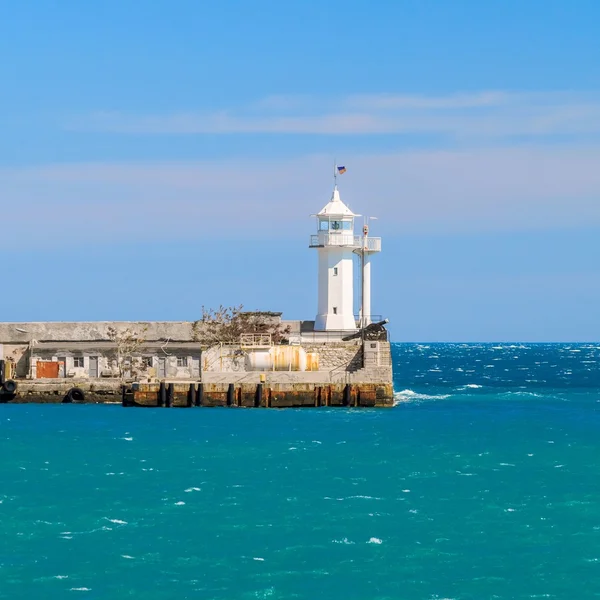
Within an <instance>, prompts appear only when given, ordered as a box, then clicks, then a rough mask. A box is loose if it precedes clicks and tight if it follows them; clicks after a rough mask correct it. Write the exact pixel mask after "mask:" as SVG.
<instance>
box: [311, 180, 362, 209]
mask: <svg viewBox="0 0 600 600" xmlns="http://www.w3.org/2000/svg"><path fill="white" fill-rule="evenodd" d="M316 216H317V217H360V215H357V214H355V213H353V212H352V211H351V210H350V209H349V208H348V207H347V206H346V205H345V204H344V203H343V202H342V199H341V198H340V192H339V190H338V188H337V185H336V186H335V188H334V189H333V194H331V200H330V201H329V202H328V203H327V204H326V205H325V206H324V207H323V208H322V209H321V210H320V212H318V213H317V215H316Z"/></svg>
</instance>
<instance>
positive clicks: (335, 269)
mask: <svg viewBox="0 0 600 600" xmlns="http://www.w3.org/2000/svg"><path fill="white" fill-rule="evenodd" d="M337 274H338V268H337V267H333V276H334V277H335V276H336V275H337Z"/></svg>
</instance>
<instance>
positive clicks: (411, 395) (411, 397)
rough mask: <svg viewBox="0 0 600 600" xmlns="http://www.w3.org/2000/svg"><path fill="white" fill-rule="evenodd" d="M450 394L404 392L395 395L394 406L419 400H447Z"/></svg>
mask: <svg viewBox="0 0 600 600" xmlns="http://www.w3.org/2000/svg"><path fill="white" fill-rule="evenodd" d="M449 397H450V394H420V393H419V392H415V391H413V390H402V391H401V392H396V393H395V394H394V405H397V404H400V403H402V402H415V401H418V400H445V399H446V398H449Z"/></svg>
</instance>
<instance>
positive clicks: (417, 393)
mask: <svg viewBox="0 0 600 600" xmlns="http://www.w3.org/2000/svg"><path fill="white" fill-rule="evenodd" d="M392 356H393V362H394V378H395V381H394V387H395V388H396V389H397V390H401V391H400V392H398V393H397V394H396V398H395V399H396V403H397V404H399V403H403V402H415V401H417V402H418V401H426V400H445V399H448V398H449V397H450V396H452V397H454V396H456V395H460V396H466V395H471V394H472V395H476V396H477V397H478V398H480V399H483V398H484V397H487V396H489V397H490V398H493V397H497V396H498V395H499V394H501V395H502V396H503V397H505V398H514V397H515V396H514V394H520V395H521V396H524V395H526V394H528V395H529V396H531V397H532V398H533V397H538V398H541V397H555V396H557V395H558V396H560V393H561V391H564V392H565V393H566V392H568V391H571V390H588V391H592V390H599V389H600V368H598V365H599V364H600V346H598V344H518V343H513V344H428V345H423V344H393V351H392ZM534 394H535V396H534Z"/></svg>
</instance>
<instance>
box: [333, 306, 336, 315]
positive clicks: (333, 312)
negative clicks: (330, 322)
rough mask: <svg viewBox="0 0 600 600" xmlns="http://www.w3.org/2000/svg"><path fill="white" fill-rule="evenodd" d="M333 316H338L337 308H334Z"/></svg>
mask: <svg viewBox="0 0 600 600" xmlns="http://www.w3.org/2000/svg"><path fill="white" fill-rule="evenodd" d="M333 314H334V315H337V306H334V307H333Z"/></svg>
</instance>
